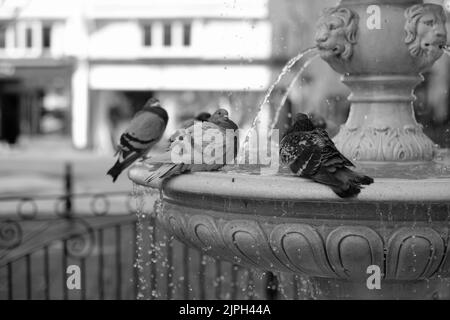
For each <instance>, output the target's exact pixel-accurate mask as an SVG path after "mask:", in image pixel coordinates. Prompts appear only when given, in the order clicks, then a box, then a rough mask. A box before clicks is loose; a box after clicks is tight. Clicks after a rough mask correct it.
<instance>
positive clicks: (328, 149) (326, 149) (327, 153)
mask: <svg viewBox="0 0 450 320" xmlns="http://www.w3.org/2000/svg"><path fill="white" fill-rule="evenodd" d="M313 137H314V141H315V144H317V145H318V146H319V147H320V148H321V149H322V163H323V165H324V166H338V167H343V166H348V167H354V164H353V163H352V162H351V161H350V160H348V159H347V158H346V157H345V156H344V155H343V154H342V153H340V152H339V150H338V149H337V148H336V145H335V144H334V142H333V140H331V139H330V137H329V136H328V133H327V132H326V131H325V130H323V129H316V130H314V131H313Z"/></svg>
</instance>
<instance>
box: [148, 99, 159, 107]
mask: <svg viewBox="0 0 450 320" xmlns="http://www.w3.org/2000/svg"><path fill="white" fill-rule="evenodd" d="M153 107H161V103H160V102H159V100H158V99H156V98H150V99H148V100H147V102H146V103H145V105H144V108H153Z"/></svg>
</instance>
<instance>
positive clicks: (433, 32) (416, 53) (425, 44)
mask: <svg viewBox="0 0 450 320" xmlns="http://www.w3.org/2000/svg"><path fill="white" fill-rule="evenodd" d="M405 19H406V22H405V31H406V38H405V44H406V45H407V46H408V49H409V53H410V54H411V56H412V57H414V58H415V59H416V62H417V63H418V64H419V65H420V69H421V70H426V69H428V68H430V67H431V66H432V65H433V63H434V62H435V61H436V60H437V59H439V58H440V57H441V56H442V54H443V50H442V49H443V47H444V46H445V45H446V42H447V30H446V29H445V24H446V16H445V12H444V9H443V8H442V6H440V5H436V4H430V3H427V4H416V5H413V6H411V7H409V8H407V9H406V10H405Z"/></svg>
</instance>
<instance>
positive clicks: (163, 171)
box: [146, 109, 238, 183]
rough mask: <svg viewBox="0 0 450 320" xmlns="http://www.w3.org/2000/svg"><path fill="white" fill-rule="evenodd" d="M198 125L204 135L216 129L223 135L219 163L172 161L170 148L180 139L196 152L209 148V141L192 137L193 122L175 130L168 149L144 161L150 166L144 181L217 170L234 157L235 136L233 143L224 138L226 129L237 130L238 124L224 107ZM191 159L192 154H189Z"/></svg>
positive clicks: (235, 149) (235, 153)
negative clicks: (230, 117) (200, 140)
mask: <svg viewBox="0 0 450 320" xmlns="http://www.w3.org/2000/svg"><path fill="white" fill-rule="evenodd" d="M197 124H198V125H201V130H202V135H204V134H205V133H206V132H207V130H210V129H212V130H218V131H219V132H220V134H221V135H222V137H223V144H224V145H223V146H219V147H220V148H223V150H224V152H223V160H224V161H222V162H221V163H217V162H215V163H210V164H208V163H193V161H191V162H177V163H175V162H173V161H172V159H171V157H172V150H173V148H174V147H175V146H177V143H179V142H180V141H189V142H188V143H190V144H191V145H192V149H193V150H194V149H195V148H197V150H198V152H200V153H202V152H203V151H204V150H205V148H210V147H211V146H210V145H209V144H210V143H211V142H210V141H208V143H205V141H202V143H198V142H197V141H195V139H194V126H195V123H194V124H193V125H192V126H190V127H188V128H186V129H180V130H177V132H178V134H177V136H176V137H173V142H172V144H171V146H170V147H169V150H168V151H167V152H166V153H164V154H163V155H160V156H155V157H152V158H150V159H148V161H147V162H146V163H147V164H148V165H150V166H151V167H152V172H151V174H150V175H149V176H148V177H147V179H146V182H147V183H149V182H151V181H153V180H155V179H163V178H169V177H172V176H175V175H179V174H182V173H186V172H198V171H214V170H219V169H220V168H221V167H223V166H224V165H225V164H226V160H229V159H235V158H236V156H237V150H238V141H237V137H234V140H233V143H228V144H227V140H226V130H227V129H231V130H233V132H235V131H236V130H238V126H237V125H236V124H235V123H234V122H233V121H232V120H230V119H229V118H228V112H227V111H226V110H225V109H218V110H217V111H216V112H214V113H213V115H212V116H211V117H210V118H209V120H208V121H203V122H200V123H198V122H197ZM191 160H192V156H191Z"/></svg>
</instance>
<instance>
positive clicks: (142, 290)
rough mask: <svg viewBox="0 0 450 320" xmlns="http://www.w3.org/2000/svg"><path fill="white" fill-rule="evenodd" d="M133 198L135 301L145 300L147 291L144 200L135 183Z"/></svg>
mask: <svg viewBox="0 0 450 320" xmlns="http://www.w3.org/2000/svg"><path fill="white" fill-rule="evenodd" d="M132 194H133V197H134V199H135V202H136V216H137V219H138V223H137V230H136V251H137V252H136V261H135V264H134V267H135V268H136V269H137V273H138V284H137V285H138V293H137V297H136V298H137V299H138V300H143V299H146V292H147V290H148V282H147V277H145V276H144V269H145V259H144V245H145V243H144V238H143V234H144V222H143V220H144V205H145V200H144V197H143V195H142V191H141V190H139V187H138V185H137V184H136V183H133V192H132Z"/></svg>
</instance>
